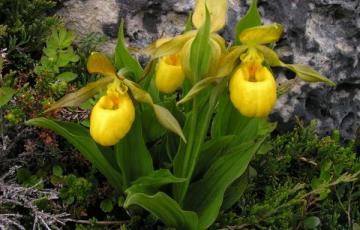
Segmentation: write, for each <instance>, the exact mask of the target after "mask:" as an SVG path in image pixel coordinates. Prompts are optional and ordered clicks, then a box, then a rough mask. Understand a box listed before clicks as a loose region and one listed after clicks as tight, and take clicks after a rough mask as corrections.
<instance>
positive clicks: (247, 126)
mask: <svg viewBox="0 0 360 230" xmlns="http://www.w3.org/2000/svg"><path fill="white" fill-rule="evenodd" d="M274 129H275V124H274V123H269V122H267V120H266V119H263V118H252V117H245V116H243V115H241V114H240V113H239V112H238V111H237V110H236V108H235V107H234V105H233V104H232V102H231V100H230V98H229V96H228V95H227V94H223V95H222V96H221V97H220V99H219V106H218V110H217V112H216V114H215V117H214V120H213V123H212V127H211V136H212V137H213V138H215V137H221V136H225V135H236V136H237V141H238V144H240V143H242V142H246V141H249V140H253V139H254V138H256V137H257V136H262V135H264V134H265V135H266V134H267V133H269V132H272V131H273V130H274Z"/></svg>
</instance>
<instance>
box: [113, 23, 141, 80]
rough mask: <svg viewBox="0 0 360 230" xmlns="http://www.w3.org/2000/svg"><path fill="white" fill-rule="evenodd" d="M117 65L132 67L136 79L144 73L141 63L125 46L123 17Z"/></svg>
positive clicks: (117, 46)
mask: <svg viewBox="0 0 360 230" xmlns="http://www.w3.org/2000/svg"><path fill="white" fill-rule="evenodd" d="M115 66H116V68H117V69H122V68H124V67H128V68H130V69H131V70H132V71H133V72H134V74H135V80H136V81H137V80H139V79H140V78H141V76H142V75H143V72H144V71H143V69H142V67H141V65H140V63H139V62H138V61H137V60H136V59H135V58H133V57H132V56H131V55H130V53H129V51H128V50H127V49H126V47H125V42H124V20H123V19H121V22H120V29H119V33H118V40H117V44H116V48H115Z"/></svg>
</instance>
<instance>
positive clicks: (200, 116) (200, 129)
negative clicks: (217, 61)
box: [173, 84, 224, 206]
mask: <svg viewBox="0 0 360 230" xmlns="http://www.w3.org/2000/svg"><path fill="white" fill-rule="evenodd" d="M222 85H223V84H220V85H219V86H218V87H215V88H214V89H212V90H211V92H210V96H208V95H207V94H206V97H207V98H205V99H207V100H206V102H205V103H200V102H201V100H204V98H201V97H204V96H205V95H204V94H200V95H198V96H196V97H195V98H194V100H193V108H192V111H191V114H190V117H189V118H188V119H187V122H186V124H185V135H186V136H187V139H188V142H187V144H185V143H183V142H182V143H181V144H180V147H179V150H178V153H177V154H176V157H175V160H174V175H175V176H177V177H180V178H186V179H187V181H185V182H184V183H179V184H176V185H174V191H173V192H174V198H175V200H176V201H177V202H178V203H179V204H180V205H181V206H182V204H183V201H184V199H185V196H186V193H187V190H188V188H189V185H190V182H191V177H192V175H193V173H194V170H195V167H196V164H197V161H198V159H199V155H200V152H201V148H202V144H203V142H204V138H205V136H206V134H207V131H208V127H209V123H210V120H211V117H212V114H213V111H214V108H215V105H216V102H217V99H218V96H219V95H220V93H221V92H222V90H223V88H224V87H222Z"/></svg>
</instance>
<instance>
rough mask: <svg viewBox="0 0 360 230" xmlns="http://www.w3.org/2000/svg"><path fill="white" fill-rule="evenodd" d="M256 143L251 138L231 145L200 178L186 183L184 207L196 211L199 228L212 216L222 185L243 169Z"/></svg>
mask: <svg viewBox="0 0 360 230" xmlns="http://www.w3.org/2000/svg"><path fill="white" fill-rule="evenodd" d="M260 144H261V142H258V143H253V142H251V143H246V144H243V145H241V146H239V147H237V148H236V149H233V150H232V151H231V152H229V153H227V154H226V155H223V156H222V157H220V158H219V159H218V160H217V161H216V162H215V163H214V164H213V165H212V166H211V167H210V168H209V170H208V171H207V172H206V174H205V176H204V177H203V179H201V180H200V181H198V182H195V183H193V184H191V185H190V189H189V192H188V195H187V197H186V199H185V205H184V207H185V208H186V209H188V210H193V211H194V212H196V213H197V214H198V215H199V229H206V228H208V227H209V226H210V225H211V224H212V223H213V222H214V221H215V220H216V217H217V216H218V214H219V211H220V208H221V204H222V202H223V199H224V194H225V191H226V189H227V188H228V187H229V186H230V185H231V184H232V183H233V182H234V181H235V180H236V179H237V178H239V177H240V176H241V175H242V174H243V173H244V172H245V170H246V168H247V167H248V164H249V162H250V160H251V159H252V157H253V155H254V154H255V152H256V151H257V149H258V148H259V146H260ZM204 191H206V192H204Z"/></svg>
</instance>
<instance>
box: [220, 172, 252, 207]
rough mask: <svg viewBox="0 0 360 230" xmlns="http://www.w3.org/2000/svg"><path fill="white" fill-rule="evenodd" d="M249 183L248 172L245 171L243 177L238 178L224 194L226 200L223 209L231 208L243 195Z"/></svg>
mask: <svg viewBox="0 0 360 230" xmlns="http://www.w3.org/2000/svg"><path fill="white" fill-rule="evenodd" d="M247 185H248V174H247V173H244V174H243V175H242V176H241V177H239V178H238V179H236V180H235V181H234V182H233V183H232V184H231V185H230V186H229V187H228V188H227V189H226V192H225V194H224V200H223V202H222V205H221V209H223V210H227V209H230V208H231V207H232V206H233V205H234V204H236V202H238V201H239V200H240V198H241V197H242V196H243V194H244V192H245V190H246V188H247Z"/></svg>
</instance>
